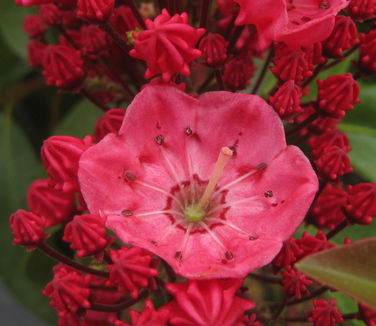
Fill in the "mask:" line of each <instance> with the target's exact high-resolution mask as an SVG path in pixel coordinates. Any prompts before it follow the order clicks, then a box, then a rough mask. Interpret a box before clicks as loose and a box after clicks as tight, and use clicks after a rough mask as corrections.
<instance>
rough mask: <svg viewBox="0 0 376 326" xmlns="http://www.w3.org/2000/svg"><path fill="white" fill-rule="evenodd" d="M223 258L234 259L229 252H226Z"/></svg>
mask: <svg viewBox="0 0 376 326" xmlns="http://www.w3.org/2000/svg"><path fill="white" fill-rule="evenodd" d="M225 256H226V259H227V260H231V259H234V255H233V254H232V252H231V251H226V253H225Z"/></svg>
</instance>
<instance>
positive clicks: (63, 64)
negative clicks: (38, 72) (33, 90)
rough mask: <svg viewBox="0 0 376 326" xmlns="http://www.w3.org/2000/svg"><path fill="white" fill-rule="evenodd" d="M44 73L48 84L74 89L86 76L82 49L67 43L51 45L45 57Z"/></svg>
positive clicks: (46, 50)
mask: <svg viewBox="0 0 376 326" xmlns="http://www.w3.org/2000/svg"><path fill="white" fill-rule="evenodd" d="M43 75H44V76H45V77H46V80H47V85H50V86H56V87H61V88H63V89H66V90H73V89H74V88H76V87H78V86H79V85H80V84H81V83H82V82H83V80H84V78H85V71H84V62H83V60H82V57H81V53H80V51H77V50H75V49H73V48H71V47H69V46H65V45H49V46H48V47H47V48H46V49H45V52H44V57H43Z"/></svg>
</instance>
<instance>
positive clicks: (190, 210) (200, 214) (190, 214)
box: [184, 204, 206, 222]
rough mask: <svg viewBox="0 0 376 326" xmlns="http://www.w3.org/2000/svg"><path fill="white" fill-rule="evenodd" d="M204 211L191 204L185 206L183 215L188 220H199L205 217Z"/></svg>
mask: <svg viewBox="0 0 376 326" xmlns="http://www.w3.org/2000/svg"><path fill="white" fill-rule="evenodd" d="M205 215H206V211H205V210H204V209H202V208H198V207H197V205H195V204H192V205H189V206H187V207H186V208H185V210H184V216H185V218H186V219H187V220H188V221H189V222H200V221H202V219H203V218H204V217H205Z"/></svg>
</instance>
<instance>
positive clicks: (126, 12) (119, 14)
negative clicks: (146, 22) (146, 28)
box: [110, 6, 141, 33]
mask: <svg viewBox="0 0 376 326" xmlns="http://www.w3.org/2000/svg"><path fill="white" fill-rule="evenodd" d="M110 22H111V25H112V26H114V28H115V29H117V30H118V31H122V32H123V33H126V32H129V31H134V30H135V29H137V28H139V29H141V26H140V25H139V23H138V22H137V19H136V17H135V16H134V14H133V12H132V9H131V8H129V7H127V6H119V7H117V8H115V9H114V10H113V11H112V14H111V16H110Z"/></svg>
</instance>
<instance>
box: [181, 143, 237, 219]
mask: <svg viewBox="0 0 376 326" xmlns="http://www.w3.org/2000/svg"><path fill="white" fill-rule="evenodd" d="M232 155H233V151H232V150H231V149H230V148H229V147H222V148H221V151H220V152H219V155H218V159H217V162H216V163H215V166H214V169H213V172H212V175H211V177H210V179H209V182H208V184H207V186H206V188H205V191H204V192H203V194H202V196H201V198H200V199H199V201H198V202H197V203H191V204H189V205H187V206H186V207H185V208H184V211H183V214H184V217H185V219H186V221H187V222H200V221H201V220H202V219H204V218H205V216H206V213H207V212H206V209H207V208H208V205H209V201H210V197H211V195H212V194H213V192H214V189H215V187H216V185H217V182H218V180H219V178H220V177H221V175H222V173H223V169H224V168H225V166H226V165H227V163H228V162H229V161H230V159H231V157H232Z"/></svg>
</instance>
